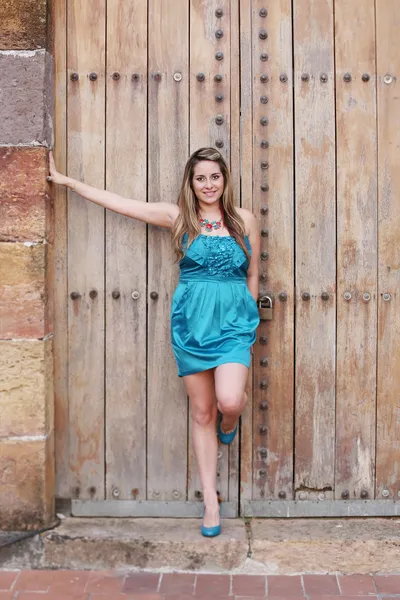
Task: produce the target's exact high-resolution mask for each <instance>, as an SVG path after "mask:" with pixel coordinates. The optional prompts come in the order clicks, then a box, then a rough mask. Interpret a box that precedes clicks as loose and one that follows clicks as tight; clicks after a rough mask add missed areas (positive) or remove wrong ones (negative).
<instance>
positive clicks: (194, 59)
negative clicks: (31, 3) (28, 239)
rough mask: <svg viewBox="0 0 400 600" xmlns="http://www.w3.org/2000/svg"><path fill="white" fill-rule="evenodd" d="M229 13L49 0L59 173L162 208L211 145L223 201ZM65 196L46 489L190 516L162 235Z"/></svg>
mask: <svg viewBox="0 0 400 600" xmlns="http://www.w3.org/2000/svg"><path fill="white" fill-rule="evenodd" d="M238 11H239V4H238V2H229V1H228V0H224V1H220V2H217V1H216V0H215V1H211V0H210V1H207V2H204V1H201V0H192V1H191V2H188V1H187V0H163V1H162V2H161V1H160V0H147V1H143V0H129V2H122V0H115V1H114V2H108V3H106V2H105V0H103V1H100V2H90V1H89V2H87V3H85V4H84V5H83V4H82V3H79V2H77V1H76V0H66V2H59V3H58V5H57V11H56V28H57V29H58V36H59V39H60V40H65V41H64V44H65V47H66V48H67V51H66V52H65V50H63V48H58V49H57V56H56V59H57V73H58V74H59V75H58V77H57V90H58V92H59V93H58V94H57V115H58V121H57V123H58V129H57V132H56V136H57V160H58V162H59V164H60V165H65V169H66V170H67V172H68V174H69V175H71V176H74V177H77V178H79V179H81V180H84V181H87V182H88V183H91V184H93V185H96V186H97V187H100V188H101V187H103V186H104V187H105V188H106V189H110V190H112V191H115V192H116V193H119V194H121V195H123V196H125V197H128V198H129V197H131V198H135V199H139V200H142V201H143V202H146V201H147V202H159V201H166V202H176V200H177V196H178V192H179V188H180V184H181V179H182V175H183V168H184V165H185V162H186V160H187V158H188V156H189V153H190V152H192V151H193V150H194V149H195V148H198V147H200V146H218V147H219V148H220V149H221V151H222V152H223V154H224V156H225V157H226V158H227V160H228V161H229V162H231V163H232V166H233V167H234V169H233V170H234V173H235V177H234V182H235V187H236V192H237V198H238V201H239V182H240V177H239V174H240V171H239V125H240V124H239V116H240V114H239V110H240V107H239V94H238V90H239V52H238V48H239V39H238V22H239V21H238V19H239V12H238ZM232 23H234V25H233V26H232ZM62 74H64V77H66V78H67V80H68V86H67V88H66V89H64V88H63V84H62V81H63V79H62ZM232 82H233V83H234V85H233V86H232ZM65 107H66V108H65ZM232 142H233V148H232V147H231V145H232ZM69 196H70V197H69V201H68V202H69V203H68V211H67V214H65V213H63V212H61V206H64V205H62V204H61V203H62V197H61V196H60V197H59V198H58V202H59V209H58V215H57V218H58V228H59V231H60V232H62V231H63V225H64V226H65V227H67V228H68V243H66V241H65V240H66V238H65V236H64V245H63V246H61V244H60V247H59V249H58V251H59V255H60V261H63V262H62V265H63V269H64V278H63V279H62V280H61V282H60V289H61V288H62V289H63V291H64V297H63V303H64V302H67V303H68V305H69V309H68V315H66V313H65V311H64V312H63V310H62V306H61V302H60V304H59V305H58V308H57V310H58V316H57V318H58V321H59V323H60V331H61V327H62V324H63V325H64V328H68V356H64V360H63V357H62V353H63V352H65V348H63V346H62V344H61V341H60V343H59V345H58V346H57V349H56V353H57V360H58V364H59V365H60V375H61V374H62V373H65V372H66V371H67V373H68V375H66V376H65V377H64V378H61V377H60V378H59V380H58V389H57V407H56V410H57V432H58V436H57V459H58V467H57V493H58V495H59V496H60V497H64V498H65V497H67V498H68V497H70V498H72V501H73V514H75V515H78V514H99V515H119V516H123V515H136V516H140V515H146V516H151V515H154V516H161V515H164V516H168V515H169V516H200V515H201V514H202V502H201V487H200V482H199V477H198V471H197V466H196V462H195V459H194V456H193V452H192V449H191V426H190V414H189V406H188V399H187V397H186V394H185V391H184V386H183V381H182V380H181V379H179V378H178V377H177V369H176V365H175V361H174V359H173V355H172V350H171V345H170V330H169V311H170V303H171V298H172V294H173V291H174V288H175V286H176V283H177V280H178V267H177V265H176V264H174V255H173V252H172V245H171V239H170V233H169V232H168V231H164V230H162V229H161V228H157V227H146V225H145V224H143V223H136V222H134V221H133V220H131V219H128V218H126V217H122V216H121V215H117V214H114V213H112V212H111V211H104V210H103V209H102V208H100V207H98V206H95V205H94V204H90V203H88V202H87V201H85V200H83V199H82V198H78V197H74V196H73V194H69ZM60 239H61V235H60ZM60 295H61V294H60ZM238 449H239V442H238V440H236V442H235V444H233V445H232V447H231V448H229V449H228V448H224V449H223V450H222V449H221V451H220V453H219V467H218V483H219V485H218V488H219V489H218V491H219V492H220V494H221V496H222V497H223V500H224V506H223V513H224V514H225V515H226V516H231V517H233V516H236V515H237V514H238V485H239V483H238V473H239V468H238V467H239V453H238ZM66 456H67V458H66Z"/></svg>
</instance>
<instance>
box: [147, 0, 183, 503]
mask: <svg viewBox="0 0 400 600" xmlns="http://www.w3.org/2000/svg"><path fill="white" fill-rule="evenodd" d="M188 31H189V11H188V3H187V2H185V1H184V0H178V1H177V0H163V1H162V2H161V1H160V0H157V1H156V0H149V21H148V32H149V37H148V48H149V54H148V61H149V62H148V65H149V106H148V127H149V129H148V132H149V146H148V152H149V155H148V194H149V201H150V202H158V201H163V202H176V200H177V197H178V193H179V189H180V185H181V181H182V175H183V169H184V166H185V163H186V160H187V155H188V127H189V124H188V107H189V95H188V91H189V86H188V54H189V48H188ZM156 73H160V75H161V80H160V81H158V80H157V77H155V75H156ZM175 73H180V74H181V75H182V79H181V80H180V81H175V80H174V78H173V76H174V74H175ZM174 259H175V256H174V254H173V251H172V244H171V238H170V232H169V231H167V230H159V229H157V228H156V227H149V232H148V362H147V366H148V370H147V377H148V401H147V414H148V426H147V452H148V457H147V466H148V474H147V485H148V499H149V500H157V499H159V500H182V499H186V497H187V435H188V432H187V419H188V414H187V401H186V395H185V393H184V386H183V382H182V381H181V380H179V379H178V377H177V369H176V365H175V360H174V358H173V354H172V349H171V341H170V339H171V338H170V320H169V314H170V305H171V298H172V294H173V291H174V287H175V284H176V282H177V278H178V267H177V265H176V264H174V263H173V261H174ZM151 292H156V293H158V298H157V299H156V300H154V299H152V298H151V297H150V296H149V295H150V294H151Z"/></svg>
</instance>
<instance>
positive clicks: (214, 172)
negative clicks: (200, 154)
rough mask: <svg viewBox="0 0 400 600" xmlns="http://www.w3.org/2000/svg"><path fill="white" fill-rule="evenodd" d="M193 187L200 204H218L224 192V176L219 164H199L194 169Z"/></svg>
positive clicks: (212, 162) (206, 162)
mask: <svg viewBox="0 0 400 600" xmlns="http://www.w3.org/2000/svg"><path fill="white" fill-rule="evenodd" d="M192 186H193V190H194V193H195V194H196V197H197V198H198V200H199V201H200V202H202V203H204V204H213V203H214V202H217V201H218V200H219V199H220V198H221V196H222V194H223V192H224V176H223V175H222V173H221V169H220V167H219V164H218V163H217V162H214V161H212V160H202V161H200V162H198V163H197V165H196V166H195V168H194V172H193V179H192Z"/></svg>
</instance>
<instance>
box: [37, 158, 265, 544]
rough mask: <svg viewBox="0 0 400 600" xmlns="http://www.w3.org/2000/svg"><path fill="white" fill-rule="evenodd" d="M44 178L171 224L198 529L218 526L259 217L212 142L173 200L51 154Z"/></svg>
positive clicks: (246, 353) (174, 317)
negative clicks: (220, 472) (116, 183)
mask: <svg viewBox="0 0 400 600" xmlns="http://www.w3.org/2000/svg"><path fill="white" fill-rule="evenodd" d="M48 179H49V181H52V182H54V183H56V184H61V185H65V186H67V187H69V188H71V189H72V190H73V191H75V192H76V193H77V194H79V195H80V196H82V197H83V198H86V199H87V200H90V201H91V202H95V203H96V204H99V205H100V206H104V207H105V208H108V209H109V210H113V211H114V212H117V213H120V214H122V215H125V216H128V217H132V218H134V219H138V220H140V221H144V222H146V223H149V224H151V225H158V226H161V227H166V228H168V229H170V230H171V232H172V239H173V245H174V249H175V252H176V255H177V258H178V259H179V267H180V280H179V283H178V286H177V288H176V290H175V293H174V296H173V299H172V306H171V339H172V347H173V351H174V355H175V358H176V362H177V366H178V375H179V376H180V377H183V380H184V383H185V386H186V390H187V394H188V396H189V399H190V407H191V416H192V421H193V429H192V431H193V443H194V449H195V453H196V458H197V462H198V466H199V472H200V478H201V483H202V488H203V499H204V504H205V512H204V517H203V523H202V527H201V532H202V534H203V535H204V536H206V537H214V536H216V535H219V533H220V532H221V525H220V514H219V503H218V498H217V491H216V489H217V488H216V479H217V476H216V472H217V456H218V440H217V437H218V438H219V440H220V442H221V443H223V444H229V443H231V442H232V440H233V439H234V437H235V435H236V433H237V428H238V420H239V417H240V415H241V413H242V411H243V409H244V407H245V404H246V401H247V396H246V393H245V386H246V381H247V377H248V369H249V366H250V360H251V347H252V345H253V343H254V341H255V339H256V328H257V326H258V323H259V316H258V309H257V302H256V299H257V294H258V255H259V251H260V239H259V234H258V227H257V222H256V218H255V217H254V215H253V214H252V213H251V212H249V211H248V210H245V209H243V208H237V207H235V205H234V199H233V192H232V184H231V179H230V173H229V169H228V167H227V165H226V162H225V160H224V159H223V157H222V156H221V154H220V153H219V152H218V150H215V149H214V148H201V149H200V150H197V151H196V152H194V153H193V154H192V156H191V157H190V158H189V160H188V162H187V164H186V167H185V172H184V176H183V182H182V187H181V190H180V193H179V197H178V203H177V204H169V203H166V202H152V203H146V202H141V201H137V200H130V199H127V198H122V197H121V196H118V195H117V194H113V193H111V192H108V191H104V190H100V189H97V188H94V187H91V186H89V185H86V184H84V183H81V182H79V181H76V180H74V179H71V178H70V177H66V176H64V175H61V174H60V173H58V172H57V170H56V168H55V165H54V161H53V157H52V156H50V176H49V177H48Z"/></svg>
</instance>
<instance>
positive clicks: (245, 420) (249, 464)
mask: <svg viewBox="0 0 400 600" xmlns="http://www.w3.org/2000/svg"><path fill="white" fill-rule="evenodd" d="M233 29H234V28H233V27H232V30H233ZM239 33H240V113H241V114H240V148H241V152H240V172H241V206H242V207H243V208H247V209H248V210H251V211H253V178H252V170H253V113H252V45H251V44H252V42H251V0H240V23H239ZM232 108H233V107H232ZM253 378H254V357H253V361H252V364H251V367H250V372H249V379H248V383H247V388H246V391H247V395H248V403H247V406H246V407H245V410H244V411H243V414H242V419H241V420H242V426H241V439H240V503H241V514H243V513H244V510H243V504H244V502H245V501H246V500H251V499H252V491H253Z"/></svg>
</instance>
